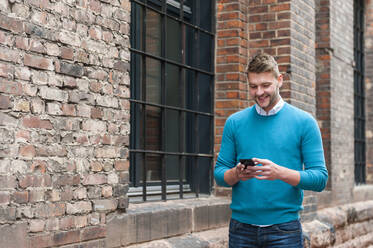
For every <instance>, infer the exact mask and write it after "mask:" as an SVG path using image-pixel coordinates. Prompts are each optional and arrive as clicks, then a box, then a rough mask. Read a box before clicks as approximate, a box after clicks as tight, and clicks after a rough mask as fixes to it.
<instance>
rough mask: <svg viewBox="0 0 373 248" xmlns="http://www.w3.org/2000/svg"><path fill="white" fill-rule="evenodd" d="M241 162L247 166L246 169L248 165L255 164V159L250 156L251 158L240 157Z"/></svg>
mask: <svg viewBox="0 0 373 248" xmlns="http://www.w3.org/2000/svg"><path fill="white" fill-rule="evenodd" d="M240 163H241V164H243V165H244V166H245V169H246V167H247V166H255V163H254V161H253V160H252V159H251V158H249V159H240Z"/></svg>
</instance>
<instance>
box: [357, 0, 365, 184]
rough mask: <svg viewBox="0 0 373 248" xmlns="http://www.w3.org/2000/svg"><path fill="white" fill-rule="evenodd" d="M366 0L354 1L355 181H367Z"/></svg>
mask: <svg viewBox="0 0 373 248" xmlns="http://www.w3.org/2000/svg"><path fill="white" fill-rule="evenodd" d="M364 14H365V6H364V0H355V1H354V61H355V66H354V137H355V142H354V160H355V183H356V184H365V183H366V138H365V120H366V116H365V88H364V87H365V84H364V77H365V72H364V67H365V63H364V62H365V56H364V29H365V22H364V16H365V15H364Z"/></svg>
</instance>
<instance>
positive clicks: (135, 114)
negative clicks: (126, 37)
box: [129, 0, 215, 201]
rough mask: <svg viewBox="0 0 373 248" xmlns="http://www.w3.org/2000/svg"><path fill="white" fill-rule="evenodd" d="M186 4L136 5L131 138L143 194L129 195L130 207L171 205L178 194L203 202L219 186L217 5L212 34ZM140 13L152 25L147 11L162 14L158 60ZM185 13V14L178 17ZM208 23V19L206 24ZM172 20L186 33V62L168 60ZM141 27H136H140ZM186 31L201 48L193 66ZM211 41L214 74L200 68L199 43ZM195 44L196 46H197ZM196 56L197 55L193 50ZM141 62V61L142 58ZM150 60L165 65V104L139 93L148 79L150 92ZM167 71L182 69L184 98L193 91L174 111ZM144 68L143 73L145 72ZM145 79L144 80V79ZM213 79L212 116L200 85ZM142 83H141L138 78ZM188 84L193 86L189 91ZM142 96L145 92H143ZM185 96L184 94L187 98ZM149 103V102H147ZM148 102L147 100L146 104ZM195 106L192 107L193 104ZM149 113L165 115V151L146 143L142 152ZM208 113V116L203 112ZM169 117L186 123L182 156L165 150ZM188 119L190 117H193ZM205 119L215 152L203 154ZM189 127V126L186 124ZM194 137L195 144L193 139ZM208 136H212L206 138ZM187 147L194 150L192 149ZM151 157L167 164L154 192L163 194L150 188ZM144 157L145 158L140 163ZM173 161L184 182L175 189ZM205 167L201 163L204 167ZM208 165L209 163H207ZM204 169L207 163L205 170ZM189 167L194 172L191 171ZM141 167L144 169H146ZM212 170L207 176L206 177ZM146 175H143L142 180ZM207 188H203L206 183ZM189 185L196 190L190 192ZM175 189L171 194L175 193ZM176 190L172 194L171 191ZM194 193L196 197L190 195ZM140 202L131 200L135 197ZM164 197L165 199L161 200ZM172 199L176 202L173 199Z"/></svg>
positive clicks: (151, 0) (196, 0)
mask: <svg viewBox="0 0 373 248" xmlns="http://www.w3.org/2000/svg"><path fill="white" fill-rule="evenodd" d="M184 2H187V1H183V0H180V1H175V0H160V1H157V0H131V48H130V52H131V98H130V105H131V134H130V182H131V183H130V187H131V188H137V189H139V188H141V193H139V192H138V191H133V194H131V192H129V196H130V201H131V199H135V200H133V201H149V200H151V199H155V200H167V199H169V198H170V193H172V192H174V193H176V194H174V195H173V197H175V195H176V196H177V198H181V199H182V198H186V197H200V195H201V194H207V195H208V194H210V193H211V190H212V185H213V177H212V176H213V159H214V155H213V151H214V135H213V134H214V113H213V111H214V66H215V65H214V50H215V42H214V41H215V25H214V24H215V1H213V0H211V1H210V3H211V6H209V7H210V8H211V9H210V11H211V19H210V20H209V22H210V24H211V26H210V28H209V30H206V29H204V28H202V27H201V23H202V22H201V18H200V16H199V10H198V11H196V15H192V16H191V18H190V19H189V20H188V19H187V17H186V16H184V15H187V14H188V12H187V11H185V10H186V8H185V7H186V6H184ZM188 2H190V3H191V8H193V9H194V10H197V9H198V6H200V5H199V4H200V3H201V0H190V1H188ZM138 8H141V11H142V14H143V16H142V18H143V19H144V20H146V11H147V10H151V11H152V12H155V13H157V14H159V16H160V17H161V54H160V55H159V54H157V55H156V54H152V53H150V52H148V51H147V50H146V47H145V46H146V24H145V21H143V22H142V27H141V28H140V29H136V27H137V26H136V25H134V23H135V22H136V21H138V20H137V18H139V16H136V15H137V14H136V13H135V12H134V11H137V9H138ZM177 11H179V13H177ZM204 19H206V18H204ZM168 20H172V21H174V22H177V23H178V24H179V27H180V31H181V34H182V38H181V39H180V43H181V44H180V46H181V48H182V50H183V51H184V53H182V56H181V57H182V58H181V61H177V60H175V59H171V58H168V57H167V54H166V48H165V47H166V37H167V21H168ZM135 26H136V27H135ZM186 29H190V30H192V31H193V37H194V42H195V47H193V48H194V49H193V52H194V53H193V58H191V59H190V60H193V62H190V63H189V62H188V61H186V57H187V56H188V54H186V52H185V51H186V46H188V42H186V32H187V31H186ZM139 32H141V35H142V38H141V41H140V42H138V43H141V47H139V44H135V43H136V41H135V37H136V35H137V34H139ZM204 35H205V36H207V37H210V40H209V42H210V44H209V45H210V48H209V49H210V58H209V61H210V64H209V65H208V67H209V68H206V66H205V67H203V66H201V65H200V64H199V63H200V62H199V61H200V59H199V54H200V49H201V47H199V43H201V42H202V41H201V40H202V38H201V37H203V36H204ZM193 44H194V43H193ZM190 50H191V49H190ZM136 56H137V57H141V61H142V62H141V63H139V62H138V59H135V57H136ZM137 57H136V58H137ZM147 59H152V60H154V61H159V62H160V64H161V70H160V71H161V97H160V102H158V103H156V102H149V101H146V97H144V96H140V95H141V93H140V92H139V89H138V87H137V86H136V85H135V84H136V82H137V80H138V78H140V77H141V76H142V82H141V84H143V88H142V91H143V92H144V87H146V86H145V85H146V76H144V75H145V74H146V65H145V64H146V61H147ZM167 66H174V67H177V68H178V71H179V74H178V75H179V81H180V84H181V87H180V95H182V94H186V93H185V91H186V90H191V92H192V93H191V94H188V96H187V97H186V98H190V99H184V101H182V102H183V103H181V106H171V105H167V104H166V99H165V95H166V86H165V83H166V79H167V75H166V70H167V68H166V67H167ZM140 68H141V70H140ZM186 71H188V72H193V78H190V79H189V80H188V81H187V80H186V78H187V77H186V76H185V75H186ZM139 73H141V74H142V75H139ZM204 76H207V77H209V78H210V83H209V85H208V87H209V89H208V90H209V92H210V102H209V106H208V108H207V109H208V110H205V109H203V108H202V107H201V106H200V105H201V104H200V95H199V94H200V91H201V88H200V87H201V86H198V82H199V80H201V78H203V77H204ZM136 77H137V78H136ZM186 84H188V86H186ZM140 91H141V90H140ZM181 91H183V92H181ZM141 98H143V99H141ZM144 99H145V100H144ZM187 103H189V104H187ZM147 107H154V108H158V109H160V111H161V123H162V124H161V136H162V137H161V147H160V148H159V149H147V148H146V146H145V143H146V142H143V147H138V146H139V145H138V144H137V143H139V142H138V140H137V139H142V140H146V137H139V136H140V133H141V132H140V131H141V130H139V129H140V128H142V129H143V130H142V134H144V136H146V118H147V117H146V108H147ZM201 108H202V110H201ZM139 109H142V113H141V114H139V111H138V110H139ZM167 111H176V112H177V113H178V115H179V119H180V120H183V121H181V126H180V127H179V137H178V138H179V141H180V143H179V151H177V152H175V151H172V152H170V151H166V149H165V142H166V141H165V139H166V137H165V132H166V130H167V126H166V115H167ZM187 116H188V117H187ZM202 118H208V119H209V130H208V136H209V138H208V141H206V142H209V146H208V147H209V148H208V152H206V151H204V152H201V150H203V149H202V146H203V144H202V146H201V141H200V140H199V138H198V137H199V136H200V135H201V134H200V133H199V132H200V128H199V127H200V123H199V120H201V119H202ZM185 123H186V124H185ZM185 133H187V134H193V136H194V137H197V138H193V137H191V136H190V135H185ZM205 135H206V134H205ZM185 146H188V147H187V148H186V147H185ZM150 155H158V156H160V158H161V185H160V189H161V190H160V191H159V190H158V192H157V190H155V191H153V192H152V187H153V188H157V187H159V185H153V184H151V183H149V182H147V175H146V173H147V162H146V161H147V156H150ZM139 156H140V157H142V158H140V159H139ZM170 157H174V158H175V157H177V158H178V161H179V162H178V165H177V166H178V168H179V176H178V177H179V178H178V182H176V183H175V182H174V183H173V184H174V185H173V187H171V186H172V185H169V182H168V180H167V167H166V160H167V159H168V158H170ZM202 160H203V161H204V162H201V161H202ZM207 161H208V162H207ZM201 163H206V164H207V166H206V164H205V165H204V166H202V165H201ZM188 165H189V166H188ZM140 166H141V169H140ZM186 166H187V167H188V170H186V173H187V174H188V175H184V173H185V168H186ZM202 168H205V169H204V170H205V173H204V174H203V173H200V170H201V169H202ZM206 168H208V169H207V172H206ZM206 173H207V177H206V178H201V174H202V176H206ZM140 174H141V175H140ZM186 176H187V177H188V178H189V181H188V183H186V182H185V181H184V180H183V178H185V177H186ZM201 182H202V183H201ZM186 184H188V185H189V186H190V187H186ZM170 187H171V188H170ZM170 189H171V190H170ZM188 192H193V193H188ZM132 195H133V196H134V197H131V196H132ZM153 195H156V196H157V197H155V198H153V197H152V196H153ZM159 196H160V198H159ZM170 199H172V198H170Z"/></svg>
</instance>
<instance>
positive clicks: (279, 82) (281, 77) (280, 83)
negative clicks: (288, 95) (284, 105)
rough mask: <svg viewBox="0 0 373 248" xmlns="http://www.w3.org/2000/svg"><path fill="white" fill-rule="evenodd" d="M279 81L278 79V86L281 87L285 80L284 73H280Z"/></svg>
mask: <svg viewBox="0 0 373 248" xmlns="http://www.w3.org/2000/svg"><path fill="white" fill-rule="evenodd" d="M277 81H278V87H279V88H281V86H282V82H283V81H284V77H283V76H282V74H280V75H278V77H277Z"/></svg>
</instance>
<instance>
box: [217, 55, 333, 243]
mask: <svg viewBox="0 0 373 248" xmlns="http://www.w3.org/2000/svg"><path fill="white" fill-rule="evenodd" d="M247 77H248V84H249V93H250V96H251V97H252V99H254V100H255V102H256V104H255V105H254V106H252V107H249V108H246V109H244V110H242V111H239V112H237V113H235V114H233V115H231V116H230V117H229V118H228V119H227V121H226V123H225V126H224V132H223V138H222V143H221V148H220V152H219V156H218V159H217V162H216V165H215V180H216V182H217V184H218V185H221V186H225V187H232V203H231V209H232V218H231V222H230V225H229V247H230V248H240V247H245V248H246V247H248V248H250V247H271V248H276V247H278V248H281V247H303V237H302V227H301V223H300V221H299V211H300V210H302V201H303V190H312V191H318V192H320V191H322V190H323V189H324V188H325V185H326V182H327V179H328V172H327V170H326V167H325V161H324V152H323V147H322V140H321V135H320V130H319V128H318V125H317V122H316V121H315V119H314V118H313V117H312V116H311V115H310V114H308V113H306V112H304V111H302V110H300V109H298V108H296V107H294V106H292V105H290V104H288V103H286V102H284V101H283V100H282V98H281V96H280V88H281V86H282V83H283V77H282V75H281V74H280V72H279V70H278V65H277V63H276V61H275V59H274V58H273V57H272V56H270V55H268V54H258V55H256V56H255V57H254V58H253V59H252V60H251V61H250V62H249V65H248V69H247ZM241 159H252V161H253V162H254V163H253V164H251V166H250V165H249V166H245V165H244V164H241V163H240V160H241ZM252 165H253V166H252Z"/></svg>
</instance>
